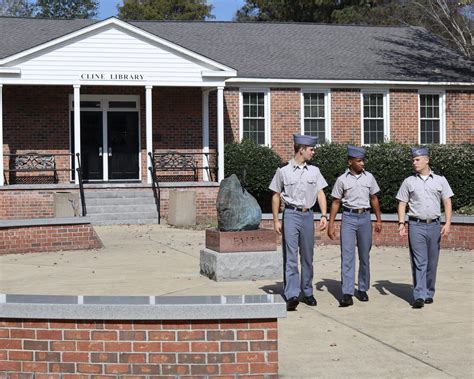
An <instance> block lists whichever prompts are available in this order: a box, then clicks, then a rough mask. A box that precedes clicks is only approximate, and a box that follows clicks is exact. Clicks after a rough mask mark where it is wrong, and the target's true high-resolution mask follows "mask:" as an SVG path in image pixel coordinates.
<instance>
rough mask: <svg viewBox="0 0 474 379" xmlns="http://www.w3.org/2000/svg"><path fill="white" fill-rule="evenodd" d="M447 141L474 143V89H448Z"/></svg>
mask: <svg viewBox="0 0 474 379" xmlns="http://www.w3.org/2000/svg"><path fill="white" fill-rule="evenodd" d="M446 142H448V143H471V144H472V143H474V91H446Z"/></svg>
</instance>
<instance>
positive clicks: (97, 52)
mask: <svg viewBox="0 0 474 379" xmlns="http://www.w3.org/2000/svg"><path fill="white" fill-rule="evenodd" d="M175 47H176V48H175ZM189 53H190V54H188V53H187V51H186V50H185V49H182V48H180V47H179V46H172V44H170V43H168V44H166V43H160V41H159V40H153V39H150V38H148V36H144V35H141V34H138V33H135V32H134V31H131V30H127V29H125V28H122V27H121V26H120V25H117V24H116V23H110V24H109V25H105V26H104V27H102V28H100V29H97V30H92V31H90V32H89V33H86V34H79V35H78V36H76V37H74V38H73V39H68V40H65V41H63V42H60V43H59V44H53V45H52V46H49V47H46V48H44V49H39V50H38V51H36V52H32V54H29V55H25V56H23V57H19V58H18V59H16V60H14V61H11V62H8V63H6V64H5V65H4V66H3V67H15V68H16V69H20V70H21V74H20V75H14V76H10V75H8V76H7V77H5V78H2V82H3V83H5V84H9V83H11V84H13V83H16V84H26V83H29V84H81V85H88V84H94V85H97V84H99V85H100V84H102V85H154V86H200V85H212V84H214V85H215V84H216V83H220V82H222V80H223V76H227V77H228V76H229V71H225V72H224V71H222V70H220V69H218V67H216V66H217V65H218V64H217V63H216V65H213V64H212V62H210V61H208V60H207V59H206V58H204V57H202V58H203V59H199V57H198V56H197V55H196V54H194V53H192V52H189ZM219 72H221V73H223V74H222V75H220V74H219ZM216 74H217V77H216ZM231 76H233V75H231Z"/></svg>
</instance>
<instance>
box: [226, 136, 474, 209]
mask: <svg viewBox="0 0 474 379" xmlns="http://www.w3.org/2000/svg"><path fill="white" fill-rule="evenodd" d="M428 148H429V150H430V157H431V158H430V166H431V168H432V169H433V171H434V172H435V173H437V174H440V175H444V176H445V177H446V179H447V180H448V182H449V184H450V186H451V188H452V190H453V192H454V197H453V198H452V199H453V209H454V210H457V209H461V210H462V212H463V213H466V212H467V213H469V210H472V209H474V164H473V163H474V147H473V145H467V144H465V145H430V146H428ZM366 158H367V160H366V169H367V171H370V172H371V173H372V174H373V175H374V176H375V178H376V180H377V183H378V185H379V187H380V193H379V194H378V196H379V201H380V206H381V209H382V212H384V213H395V212H396V211H397V207H398V201H397V200H396V198H395V196H396V194H397V192H398V189H399V188H400V185H401V184H402V182H403V180H404V179H405V178H406V177H407V176H409V175H411V174H412V173H413V169H412V164H411V154H410V146H407V145H403V144H399V143H395V142H389V143H384V144H380V145H371V146H368V147H366ZM281 163H282V160H281V158H280V157H279V156H278V155H277V154H276V153H275V152H273V151H272V150H271V149H269V148H267V147H263V146H260V145H257V144H255V143H254V142H252V141H249V140H244V141H243V142H242V143H234V144H230V145H227V146H226V147H225V176H229V175H231V174H236V175H237V176H238V177H239V179H240V180H241V181H242V171H243V168H246V170H247V178H246V185H245V186H246V188H247V190H248V191H249V192H250V193H251V194H252V195H253V196H255V197H256V198H257V200H258V201H259V203H260V205H261V206H262V210H263V211H264V212H271V203H270V195H271V192H270V191H269V190H268V185H269V184H270V182H271V180H272V178H273V175H274V174H275V171H276V169H277V167H278V166H279V165H280V164H281ZM312 163H313V164H314V165H316V166H318V167H319V169H320V170H321V173H322V175H323V176H324V178H325V179H326V181H327V182H328V187H327V188H326V189H325V193H326V196H327V199H328V205H329V206H330V202H331V196H330V194H331V191H332V188H333V186H334V183H335V182H336V179H337V177H338V176H339V175H341V174H342V173H344V171H345V170H346V168H347V145H346V144H337V143H327V144H323V145H321V146H318V147H317V148H316V152H315V155H314V157H313V160H312ZM329 209H330V208H328V211H329Z"/></svg>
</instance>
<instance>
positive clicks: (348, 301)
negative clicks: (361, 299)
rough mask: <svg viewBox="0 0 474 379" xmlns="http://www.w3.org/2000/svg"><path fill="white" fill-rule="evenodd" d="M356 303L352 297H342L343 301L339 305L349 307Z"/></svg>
mask: <svg viewBox="0 0 474 379" xmlns="http://www.w3.org/2000/svg"><path fill="white" fill-rule="evenodd" d="M353 304H354V302H353V301H352V295H347V294H346V295H344V296H342V299H341V300H340V301H339V305H340V306H341V307H349V306H351V305H353Z"/></svg>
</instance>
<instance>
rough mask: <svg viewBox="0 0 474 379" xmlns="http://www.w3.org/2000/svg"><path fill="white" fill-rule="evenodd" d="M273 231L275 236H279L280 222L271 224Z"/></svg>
mask: <svg viewBox="0 0 474 379" xmlns="http://www.w3.org/2000/svg"><path fill="white" fill-rule="evenodd" d="M273 229H274V230H275V232H276V233H277V234H281V222H280V220H278V221H274V222H273Z"/></svg>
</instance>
